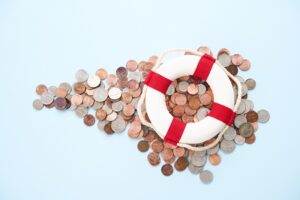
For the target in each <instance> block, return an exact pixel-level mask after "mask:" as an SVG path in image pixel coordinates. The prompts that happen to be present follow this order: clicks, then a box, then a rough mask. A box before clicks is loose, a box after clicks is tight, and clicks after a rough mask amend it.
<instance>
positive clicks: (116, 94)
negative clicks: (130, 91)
mask: <svg viewBox="0 0 300 200" xmlns="http://www.w3.org/2000/svg"><path fill="white" fill-rule="evenodd" d="M121 95H122V91H121V90H120V89H119V88H117V87H111V88H110V89H109V91H108V96H109V98H110V99H112V100H117V99H120V97H121Z"/></svg>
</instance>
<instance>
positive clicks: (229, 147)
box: [220, 140, 235, 153]
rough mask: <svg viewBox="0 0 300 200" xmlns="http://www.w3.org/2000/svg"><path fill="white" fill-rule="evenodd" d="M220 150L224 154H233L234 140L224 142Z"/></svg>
mask: <svg viewBox="0 0 300 200" xmlns="http://www.w3.org/2000/svg"><path fill="white" fill-rule="evenodd" d="M220 148H221V150H222V151H223V152H224V153H231V152H233V151H234V149H235V143H234V142H233V141H232V140H222V141H221V144H220Z"/></svg>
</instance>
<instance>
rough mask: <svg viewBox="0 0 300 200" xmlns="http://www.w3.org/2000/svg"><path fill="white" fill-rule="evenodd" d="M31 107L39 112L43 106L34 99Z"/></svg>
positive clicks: (39, 101) (38, 100)
mask: <svg viewBox="0 0 300 200" xmlns="http://www.w3.org/2000/svg"><path fill="white" fill-rule="evenodd" d="M32 107H33V108H34V109H36V110H41V109H42V108H43V107H44V104H43V103H42V101H41V100H40V99H36V100H34V101H33V102H32Z"/></svg>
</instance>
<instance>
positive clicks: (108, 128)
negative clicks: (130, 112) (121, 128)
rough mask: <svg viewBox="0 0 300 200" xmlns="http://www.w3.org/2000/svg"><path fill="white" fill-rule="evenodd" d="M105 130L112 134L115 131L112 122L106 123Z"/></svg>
mask: <svg viewBox="0 0 300 200" xmlns="http://www.w3.org/2000/svg"><path fill="white" fill-rule="evenodd" d="M104 132H105V133H106V134H107V135H111V134H113V133H114V131H113V130H112V128H111V123H107V124H105V125H104Z"/></svg>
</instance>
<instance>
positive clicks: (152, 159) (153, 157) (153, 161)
mask: <svg viewBox="0 0 300 200" xmlns="http://www.w3.org/2000/svg"><path fill="white" fill-rule="evenodd" d="M147 159H148V162H149V163H150V165H152V166H156V165H158V164H159V163H160V157H159V155H158V153H155V152H151V153H149V154H148V156H147Z"/></svg>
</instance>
